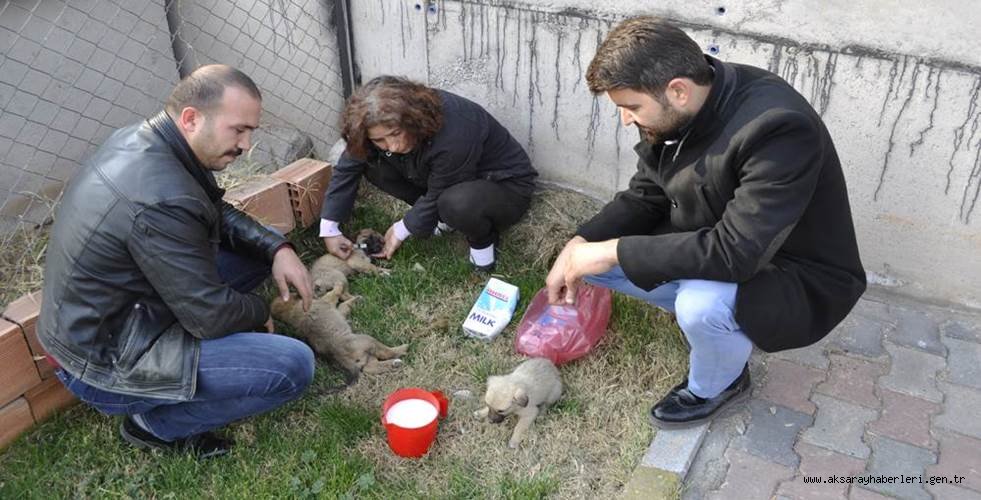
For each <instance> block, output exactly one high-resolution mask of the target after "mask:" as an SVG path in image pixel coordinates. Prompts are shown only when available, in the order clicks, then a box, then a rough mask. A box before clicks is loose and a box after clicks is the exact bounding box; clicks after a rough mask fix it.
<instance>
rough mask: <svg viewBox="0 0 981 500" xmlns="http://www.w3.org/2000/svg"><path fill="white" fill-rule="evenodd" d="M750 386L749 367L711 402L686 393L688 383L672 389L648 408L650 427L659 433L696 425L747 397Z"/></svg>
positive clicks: (709, 399)
mask: <svg viewBox="0 0 981 500" xmlns="http://www.w3.org/2000/svg"><path fill="white" fill-rule="evenodd" d="M751 387H752V384H751V383H750V380H749V366H746V367H745V368H743V372H742V373H741V374H739V378H737V379H736V380H735V381H733V383H732V384H729V387H726V389H725V390H724V391H722V393H721V394H719V395H718V396H716V397H714V398H708V399H706V398H700V397H698V396H696V395H694V394H692V392H691V391H689V390H688V380H687V379H685V380H684V381H683V382H682V383H681V384H679V385H677V386H675V387H674V389H671V391H670V392H668V394H667V395H666V396H664V398H663V399H661V400H660V401H658V402H657V404H655V405H654V406H653V407H652V408H651V423H652V424H653V425H654V426H655V427H660V428H662V429H681V428H685V427H692V426H695V425H698V424H700V423H702V422H705V421H706V420H709V419H711V418H712V417H713V416H715V415H716V414H718V413H719V412H721V411H723V410H725V409H726V408H729V407H731V406H733V405H735V404H736V403H739V402H741V401H743V400H745V399H746V398H747V397H749V392H750V391H749V390H750V388H751Z"/></svg>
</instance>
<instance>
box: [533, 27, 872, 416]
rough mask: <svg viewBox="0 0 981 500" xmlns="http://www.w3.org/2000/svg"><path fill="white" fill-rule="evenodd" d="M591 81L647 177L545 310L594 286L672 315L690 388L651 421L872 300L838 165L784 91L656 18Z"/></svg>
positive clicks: (583, 239)
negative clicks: (633, 130) (865, 298)
mask: <svg viewBox="0 0 981 500" xmlns="http://www.w3.org/2000/svg"><path fill="white" fill-rule="evenodd" d="M586 80H587V82H588V84H589V88H590V90H591V91H592V92H593V93H594V94H600V93H606V94H607V96H608V97H609V98H610V99H611V100H612V101H613V102H614V103H615V104H616V105H617V107H618V108H619V110H620V119H621V120H622V121H623V124H624V125H631V124H633V125H635V126H636V127H637V128H638V130H639V131H640V136H641V142H640V143H638V144H637V146H636V147H635V150H636V151H637V155H638V156H639V161H638V164H637V173H636V174H635V175H634V177H633V178H632V179H631V181H630V185H629V188H628V189H627V190H625V191H622V192H620V193H617V195H616V196H615V198H614V199H613V201H611V202H610V203H608V204H607V205H606V206H605V207H604V208H603V209H602V210H601V211H600V213H598V214H597V215H596V216H595V217H593V218H592V220H590V221H588V222H587V223H585V224H584V225H582V227H580V228H579V230H578V232H577V235H576V236H575V237H573V238H572V239H571V240H570V241H569V242H568V243H567V244H566V246H565V248H564V249H563V250H562V252H561V253H560V254H559V256H558V258H557V259H556V261H555V263H554V264H553V266H552V269H551V271H550V272H549V274H548V278H547V279H546V282H547V287H548V292H549V300H550V301H551V302H552V303H560V302H570V303H571V302H572V301H573V300H574V297H575V289H576V287H577V285H578V284H579V282H580V280H582V279H585V280H586V281H587V282H591V283H594V284H598V285H600V286H606V287H609V288H612V289H614V290H617V291H621V292H624V293H627V294H630V295H633V296H636V297H640V298H642V299H644V300H646V301H648V302H651V303H653V304H655V305H657V306H660V307H662V308H664V309H667V310H670V311H673V312H674V313H675V314H676V315H677V319H678V324H679V325H680V326H681V329H682V331H683V332H684V333H685V337H686V338H687V339H688V343H689V344H690V346H691V355H690V358H689V371H688V377H687V378H686V379H685V380H683V381H682V382H681V383H680V384H679V385H677V386H676V387H675V388H673V389H672V390H671V391H670V392H669V393H668V394H667V395H666V396H665V397H664V398H663V399H662V400H661V401H659V402H658V403H657V404H655V405H654V407H653V408H651V419H652V421H653V423H654V425H657V426H659V427H684V426H689V425H694V424H696V423H699V422H702V421H704V420H707V419H709V418H711V417H712V416H713V415H715V414H717V412H718V411H719V410H721V409H722V408H723V407H726V406H729V405H731V404H733V403H734V402H736V401H739V400H742V399H744V398H745V397H746V396H748V395H749V389H750V387H751V386H750V381H749V372H748V369H747V361H748V359H749V356H750V353H751V351H752V348H753V345H754V344H755V345H756V346H757V347H759V348H760V349H762V350H764V351H767V352H774V351H780V350H784V349H793V348H797V347H803V346H806V345H809V344H812V343H814V342H816V341H818V340H820V339H821V338H822V337H824V336H825V335H827V334H828V332H830V331H831V329H832V328H834V326H835V325H837V324H838V323H839V322H840V321H841V320H842V319H843V318H844V317H845V315H846V314H848V312H849V311H850V310H851V309H852V307H853V306H854V305H855V303H856V302H857V301H858V298H859V297H860V296H861V295H862V293H863V292H864V291H865V285H866V283H865V272H864V270H863V269H862V263H861V261H860V259H859V254H858V246H857V244H856V241H855V230H854V227H853V224H852V217H851V210H850V208H849V204H848V195H847V191H846V188H845V179H844V176H843V175H842V170H841V164H840V162H839V160H838V156H837V154H836V152H835V148H834V144H832V141H831V136H830V135H829V134H828V131H827V129H826V128H825V126H824V124H823V123H822V121H821V118H820V117H819V116H818V115H817V113H816V112H815V111H814V110H813V109H812V108H811V106H810V105H809V104H808V103H807V101H805V100H804V98H803V97H801V96H800V94H798V93H797V92H796V91H795V90H794V89H793V88H792V87H791V86H790V85H788V84H787V83H786V82H785V81H783V80H782V79H780V78H779V77H777V76H776V75H774V74H772V73H769V72H767V71H764V70H762V69H758V68H754V67H750V66H743V65H739V64H728V63H724V62H722V61H719V60H717V59H714V58H711V57H707V56H705V55H703V54H702V52H701V50H700V49H699V47H698V45H697V44H696V43H695V42H694V41H693V40H692V39H691V38H689V37H688V36H687V35H686V34H685V33H684V32H683V31H681V30H680V29H678V28H676V27H674V26H672V25H670V24H668V23H666V22H665V21H662V20H660V19H657V18H652V17H638V18H633V19H629V20H627V21H624V22H623V23H621V24H620V25H618V26H617V27H616V28H615V29H613V31H611V32H610V34H609V36H608V37H607V38H606V40H605V41H604V42H603V43H602V44H601V45H600V47H599V49H598V50H597V53H596V56H595V57H594V58H593V61H592V62H591V63H590V66H589V69H588V71H587V74H586Z"/></svg>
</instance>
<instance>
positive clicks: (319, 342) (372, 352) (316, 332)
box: [270, 287, 409, 385]
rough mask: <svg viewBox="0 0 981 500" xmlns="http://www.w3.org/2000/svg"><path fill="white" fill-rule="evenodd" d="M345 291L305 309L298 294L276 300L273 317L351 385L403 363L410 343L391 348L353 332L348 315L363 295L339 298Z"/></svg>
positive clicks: (335, 289) (272, 308)
mask: <svg viewBox="0 0 981 500" xmlns="http://www.w3.org/2000/svg"><path fill="white" fill-rule="evenodd" d="M344 293H346V292H344V291H343V289H342V288H340V287H337V288H334V289H333V290H331V291H329V292H327V293H326V294H325V295H324V296H323V297H320V298H318V299H316V300H314V301H313V303H312V304H311V305H310V310H309V311H307V312H304V311H303V301H302V300H299V299H298V298H296V297H293V298H291V299H290V300H289V301H288V302H284V301H283V299H282V298H280V297H276V298H275V299H273V301H272V304H271V305H270V309H271V310H272V316H273V317H274V318H276V319H277V320H279V321H282V322H284V323H286V324H288V325H290V326H291V327H292V328H293V330H294V331H295V332H296V334H297V336H299V337H300V338H302V339H304V340H306V341H307V343H308V344H310V347H311V348H313V351H314V352H315V353H317V355H318V356H320V357H326V358H328V359H330V360H331V361H333V362H334V363H336V364H337V365H339V366H340V367H341V368H342V369H343V370H344V372H345V374H346V377H345V381H346V382H347V384H348V385H351V384H353V383H354V382H356V381H357V380H358V376H360V375H361V373H362V372H364V373H369V374H374V373H386V372H390V371H393V370H397V369H399V368H400V367H401V366H402V360H401V359H400V358H399V356H404V355H405V353H406V352H407V351H408V349H409V345H408V344H403V345H400V346H398V347H388V346H386V345H385V344H382V343H381V342H379V341H378V340H377V339H375V338H374V337H372V336H370V335H363V334H357V333H354V332H353V331H351V326H350V325H349V324H348V322H347V317H348V315H349V314H350V313H351V304H352V303H353V302H354V301H355V300H358V299H359V298H360V297H351V298H349V299H347V300H344V301H340V298H341V295H342V294H344Z"/></svg>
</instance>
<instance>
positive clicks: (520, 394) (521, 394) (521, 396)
mask: <svg viewBox="0 0 981 500" xmlns="http://www.w3.org/2000/svg"><path fill="white" fill-rule="evenodd" d="M514 404H516V405H518V406H520V407H522V408H524V407H526V406H528V394H527V393H525V389H524V387H518V389H517V390H515V391H514Z"/></svg>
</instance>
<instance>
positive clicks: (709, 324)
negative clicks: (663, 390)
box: [585, 266, 753, 398]
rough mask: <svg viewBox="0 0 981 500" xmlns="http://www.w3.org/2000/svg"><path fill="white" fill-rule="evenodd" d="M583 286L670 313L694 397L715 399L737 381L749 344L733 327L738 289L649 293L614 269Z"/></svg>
mask: <svg viewBox="0 0 981 500" xmlns="http://www.w3.org/2000/svg"><path fill="white" fill-rule="evenodd" d="M585 281H586V282H588V283H591V284H594V285H597V286H602V287H604V288H609V289H611V290H614V291H617V292H621V293H625V294H627V295H630V296H633V297H637V298H639V299H641V300H644V301H646V302H649V303H651V304H654V305H656V306H658V307H660V308H662V309H665V310H667V311H670V312H673V313H674V314H675V316H676V317H677V318H678V326H680V327H681V331H682V332H684V334H685V338H686V339H688V344H689V345H690V346H691V352H690V353H689V357H688V389H689V390H690V391H691V392H693V393H694V394H695V395H696V396H699V397H703V398H713V397H715V396H718V395H719V394H720V393H721V392H722V391H724V390H725V389H726V387H728V386H729V384H731V383H732V382H733V381H735V380H736V379H737V378H739V375H740V374H741V373H742V371H743V367H744V366H745V365H746V362H747V361H749V356H750V354H752V352H753V342H752V341H750V340H749V338H748V337H746V334H744V333H743V331H742V328H740V327H739V324H738V323H736V319H735V306H736V290H737V289H738V287H739V285H737V284H736V283H726V282H722V281H708V280H676V281H670V282H668V283H665V284H663V285H661V286H659V287H657V288H655V289H653V290H651V291H647V290H644V289H642V288H640V287H638V286H637V285H635V284H633V283H631V282H630V280H629V279H627V276H626V275H625V274H624V272H623V269H622V268H621V267H620V266H616V267H614V268H613V269H611V270H609V271H607V272H605V273H603V274H597V275H594V276H587V277H586V278H585Z"/></svg>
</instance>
